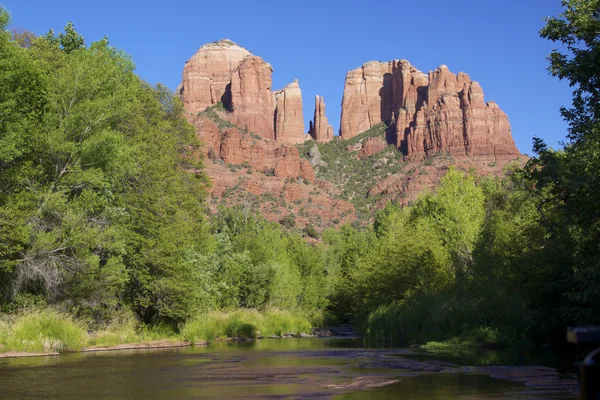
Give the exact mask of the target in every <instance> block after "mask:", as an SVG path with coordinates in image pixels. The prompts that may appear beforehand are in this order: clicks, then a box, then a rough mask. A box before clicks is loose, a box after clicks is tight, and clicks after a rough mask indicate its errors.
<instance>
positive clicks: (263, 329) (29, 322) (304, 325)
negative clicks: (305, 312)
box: [0, 309, 311, 353]
mask: <svg viewBox="0 0 600 400" xmlns="http://www.w3.org/2000/svg"><path fill="white" fill-rule="evenodd" d="M310 330H311V324H310V323H309V322H308V320H306V319H304V318H302V317H298V316H295V315H293V314H291V313H290V312H287V311H281V310H277V309H271V310H266V311H264V312H259V311H257V310H249V309H242V310H235V311H230V312H217V311H215V312H210V313H207V314H201V315H198V316H197V317H195V318H193V319H191V320H189V321H188V322H187V323H186V324H184V325H183V326H182V327H181V329H180V330H179V332H175V331H174V330H173V329H171V328H169V327H165V326H153V327H148V326H146V325H143V324H140V323H138V322H137V321H136V320H135V318H133V316H131V315H129V314H124V315H123V316H121V317H119V318H115V319H114V320H113V321H112V322H111V323H109V324H107V325H106V326H104V327H102V328H98V329H95V330H92V329H91V328H90V326H89V324H88V323H86V321H84V320H78V319H75V318H73V317H72V316H71V315H69V314H66V313H62V312H59V311H56V310H53V309H43V310H30V311H24V312H21V313H19V314H0V353H2V352H28V353H48V352H59V353H62V352H71V351H79V350H81V349H84V348H90V347H112V346H118V345H122V344H138V343H139V344H141V343H148V342H153V341H158V340H161V341H173V342H177V341H182V340H185V341H187V342H189V343H190V344H199V343H204V342H208V341H213V340H217V339H223V338H227V337H239V338H243V339H247V338H256V337H259V336H271V335H277V336H281V335H284V334H287V333H290V334H297V333H301V332H309V331H310Z"/></svg>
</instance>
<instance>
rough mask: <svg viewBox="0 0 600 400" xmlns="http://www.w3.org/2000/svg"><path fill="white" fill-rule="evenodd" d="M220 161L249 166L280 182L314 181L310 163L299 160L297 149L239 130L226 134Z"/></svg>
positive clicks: (232, 130)
mask: <svg viewBox="0 0 600 400" xmlns="http://www.w3.org/2000/svg"><path fill="white" fill-rule="evenodd" d="M219 157H220V158H221V159H222V160H223V161H224V162H225V163H226V164H232V165H242V164H246V165H248V166H249V167H250V168H252V169H254V170H256V171H259V172H268V171H272V172H273V173H274V175H275V176H278V177H281V178H302V179H307V180H309V181H311V182H314V180H315V173H314V170H313V168H312V166H311V165H310V162H309V161H308V160H304V159H301V158H300V155H299V153H298V149H296V148H295V147H292V146H286V145H281V144H279V143H276V142H272V141H265V140H260V139H255V138H252V137H251V136H250V135H248V134H245V133H243V132H240V130H239V129H237V128H229V129H227V130H226V131H225V132H224V133H223V141H222V144H221V148H220V152H219Z"/></svg>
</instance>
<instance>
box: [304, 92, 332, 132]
mask: <svg viewBox="0 0 600 400" xmlns="http://www.w3.org/2000/svg"><path fill="white" fill-rule="evenodd" d="M308 134H309V135H311V136H312V138H313V139H314V140H315V141H316V142H317V143H327V142H329V141H330V140H331V139H333V127H332V126H331V125H330V124H329V121H328V120H327V116H326V115H325V101H324V100H323V98H322V97H321V96H316V97H315V116H314V118H313V120H312V121H311V122H310V128H309V130H308Z"/></svg>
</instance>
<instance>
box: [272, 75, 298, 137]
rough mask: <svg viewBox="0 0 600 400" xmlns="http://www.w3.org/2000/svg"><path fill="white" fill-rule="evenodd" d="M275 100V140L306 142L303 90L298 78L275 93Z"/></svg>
mask: <svg viewBox="0 0 600 400" xmlns="http://www.w3.org/2000/svg"><path fill="white" fill-rule="evenodd" d="M273 100H274V102H275V140H277V141H278V142H283V143H290V144H297V143H302V142H304V116H303V114H302V91H301V90H300V86H299V85H298V80H295V81H294V82H292V83H290V84H288V85H287V86H286V87H284V88H283V89H281V90H279V91H277V92H275V93H273Z"/></svg>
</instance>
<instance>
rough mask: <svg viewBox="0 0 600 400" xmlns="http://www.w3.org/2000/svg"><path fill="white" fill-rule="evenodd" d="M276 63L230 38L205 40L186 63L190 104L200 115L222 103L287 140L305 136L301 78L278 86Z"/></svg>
mask: <svg viewBox="0 0 600 400" xmlns="http://www.w3.org/2000/svg"><path fill="white" fill-rule="evenodd" d="M272 74H273V68H272V67H271V65H270V64H269V63H267V62H265V61H264V60H263V59H262V58H260V57H258V56H255V55H253V54H252V53H250V52H249V51H248V50H246V49H244V48H243V47H240V46H238V45H237V44H235V43H234V42H232V41H231V40H228V39H223V40H219V41H217V42H214V43H209V44H205V45H204V46H202V47H200V49H199V50H198V51H197V52H196V54H194V56H193V57H192V58H191V59H189V60H188V61H187V62H186V63H185V67H184V69H183V77H182V80H181V85H180V87H179V89H178V91H179V95H180V97H181V99H182V100H183V104H184V107H185V109H186V111H187V112H188V113H190V114H191V115H197V114H198V113H199V112H202V111H204V110H205V109H206V108H207V107H210V106H213V105H216V104H218V103H222V104H223V106H224V107H225V109H227V110H228V111H229V113H227V118H228V119H229V120H230V121H231V122H232V123H234V124H235V125H237V126H238V127H240V128H245V129H248V130H249V131H251V132H253V133H256V134H258V135H260V136H262V137H263V138H265V139H274V140H277V141H280V142H283V143H290V144H296V143H302V142H304V140H305V134H304V117H303V114H302V92H301V91H300V86H299V85H298V81H297V80H295V81H294V82H292V83H290V84H289V85H287V86H286V87H284V88H283V89H282V90H279V91H275V92H273V91H272V90H271V85H272Z"/></svg>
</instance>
